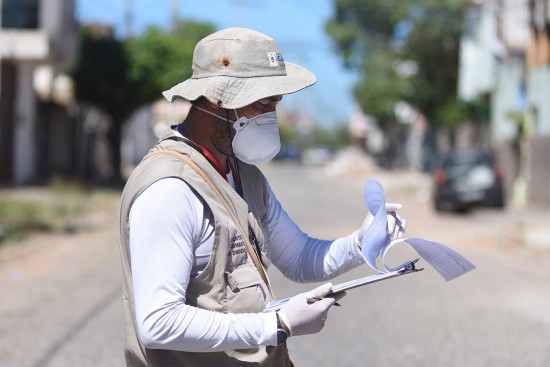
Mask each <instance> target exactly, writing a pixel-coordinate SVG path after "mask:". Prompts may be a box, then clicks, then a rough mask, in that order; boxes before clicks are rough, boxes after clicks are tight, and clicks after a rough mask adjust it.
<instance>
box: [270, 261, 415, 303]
mask: <svg viewBox="0 0 550 367" xmlns="http://www.w3.org/2000/svg"><path fill="white" fill-rule="evenodd" d="M418 260H419V259H416V260H413V261H409V262H406V263H405V264H403V265H401V267H399V268H398V269H397V270H394V271H388V272H385V273H380V274H374V275H370V276H368V277H364V278H359V279H354V280H350V281H349V282H344V283H340V284H337V285H335V286H333V287H332V289H331V291H330V292H329V293H327V295H326V296H325V297H330V296H333V295H336V294H338V293H341V292H345V291H347V290H350V289H354V288H357V287H362V286H364V285H367V284H372V283H376V282H380V281H382V280H386V279H391V278H395V277H399V276H402V275H405V274H411V273H417V272H419V271H422V270H424V268H420V269H417V268H416V266H415V264H416V262H417V261H418ZM289 299H290V298H284V299H279V300H276V301H273V302H269V303H268V304H267V306H266V308H265V309H264V311H263V312H273V311H278V310H279V309H280V308H281V307H282V306H283V305H284V304H285V303H286V302H288V300H289ZM308 302H315V300H311V301H310V300H309V299H308Z"/></svg>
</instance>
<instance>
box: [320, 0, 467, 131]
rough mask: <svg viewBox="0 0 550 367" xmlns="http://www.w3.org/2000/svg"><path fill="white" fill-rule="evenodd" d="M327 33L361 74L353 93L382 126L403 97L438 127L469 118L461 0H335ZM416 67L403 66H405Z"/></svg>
mask: <svg viewBox="0 0 550 367" xmlns="http://www.w3.org/2000/svg"><path fill="white" fill-rule="evenodd" d="M333 1H334V4H335V9H336V10H335V14H334V16H333V18H332V19H331V20H330V21H329V22H328V23H327V24H326V31H327V33H328V34H329V35H330V36H331V37H332V38H333V40H334V43H335V45H336V48H337V49H338V50H339V51H340V52H341V53H342V55H343V61H344V64H345V65H347V66H348V67H350V68H353V69H355V70H357V71H358V72H359V73H360V75H361V79H360V81H359V82H358V83H357V85H356V86H355V89H354V93H355V97H356V99H357V101H358V102H359V104H360V105H361V106H362V107H363V108H364V109H365V111H366V112H367V113H368V114H370V115H372V116H374V117H375V118H376V119H377V121H378V123H379V125H380V126H381V127H382V128H383V129H387V128H388V127H389V126H390V125H391V124H394V123H396V118H395V116H394V112H393V106H394V105H395V103H396V102H398V101H405V102H407V103H409V104H410V105H412V106H413V107H415V108H417V109H418V110H419V111H420V112H422V113H423V114H424V115H425V116H426V117H427V118H428V121H430V123H432V124H434V125H436V126H438V125H439V126H456V125H457V124H459V123H461V122H462V121H464V120H466V119H468V118H470V117H471V109H470V108H467V106H462V105H460V104H459V103H458V102H457V99H456V89H457V71H458V45H459V39H460V34H461V24H462V6H463V2H462V1H461V0H414V1H399V0H391V1H388V0H333ZM407 65H408V66H415V67H414V68H412V69H411V68H409V69H407V68H403V66H407Z"/></svg>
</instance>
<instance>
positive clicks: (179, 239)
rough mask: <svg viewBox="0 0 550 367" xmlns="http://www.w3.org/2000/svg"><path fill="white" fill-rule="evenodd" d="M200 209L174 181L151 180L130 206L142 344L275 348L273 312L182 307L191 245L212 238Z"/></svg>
mask: <svg viewBox="0 0 550 367" xmlns="http://www.w3.org/2000/svg"><path fill="white" fill-rule="evenodd" d="M205 211H210V209H209V208H208V206H207V205H206V204H205V203H204V202H202V199H201V198H200V197H199V196H198V195H197V194H196V193H195V192H194V191H193V190H192V189H191V188H190V187H189V186H188V185H187V184H186V183H185V182H184V181H182V180H180V179H176V178H166V179H162V180H159V181H157V182H155V183H154V184H152V185H151V186H150V187H149V188H147V189H146V190H145V191H144V192H143V193H142V194H141V195H140V196H139V197H138V198H137V200H136V201H135V203H134V204H133V206H132V209H131V211H130V253H131V269H132V281H133V291H134V304H135V311H136V319H137V320H136V321H137V328H138V332H139V335H140V338H141V340H142V342H143V344H144V345H145V346H146V347H147V348H158V349H170V350H180V351H190V352H213V351H221V350H230V349H243V348H250V347H254V346H258V345H276V339H277V336H276V319H275V313H257V314H256V313H249V314H231V313H228V314H224V313H219V312H213V311H209V310H204V309H200V308H197V307H193V306H189V305H187V304H186V303H185V297H186V290H187V285H188V284H189V279H190V273H191V270H192V266H193V256H194V255H193V254H194V245H195V244H196V243H197V242H200V241H202V240H204V237H205V236H208V235H213V234H209V233H208V231H205V223H204V222H203V218H205ZM210 213H211V212H210Z"/></svg>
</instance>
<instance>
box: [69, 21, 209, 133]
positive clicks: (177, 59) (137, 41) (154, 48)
mask: <svg viewBox="0 0 550 367" xmlns="http://www.w3.org/2000/svg"><path fill="white" fill-rule="evenodd" d="M214 30H215V29H214V26H212V25H210V24H202V23H196V22H181V23H180V24H179V25H178V27H177V28H176V30H175V31H174V32H169V33H168V32H164V31H162V30H161V29H159V28H149V29H147V31H146V32H145V33H144V35H142V36H140V37H137V38H133V39H129V40H124V41H120V40H117V39H115V38H114V37H113V35H112V34H111V33H107V32H105V31H102V30H101V29H98V28H97V27H95V26H89V27H83V28H82V29H81V32H80V42H79V62H78V65H77V67H76V70H75V72H74V79H75V84H76V94H77V98H78V100H79V101H85V102H89V103H92V104H95V105H97V106H99V107H101V108H103V109H104V110H105V111H106V112H107V113H109V114H110V115H111V116H113V118H114V119H115V121H114V122H115V123H116V124H120V123H122V120H123V119H124V118H125V117H126V116H128V115H129V114H130V113H132V112H133V111H134V110H135V109H136V108H137V107H138V106H140V105H141V104H143V103H147V102H152V101H154V100H156V99H158V98H161V96H162V94H161V93H162V91H163V90H166V89H168V88H170V87H172V86H173V85H175V84H177V83H179V82H182V81H183V80H185V79H187V78H189V77H190V76H191V73H192V71H191V63H192V58H193V50H194V48H195V44H196V43H197V42H198V41H199V40H200V39H201V38H203V37H205V36H207V35H208V34H210V33H212V32H214Z"/></svg>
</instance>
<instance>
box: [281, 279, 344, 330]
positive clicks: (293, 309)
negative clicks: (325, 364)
mask: <svg viewBox="0 0 550 367" xmlns="http://www.w3.org/2000/svg"><path fill="white" fill-rule="evenodd" d="M331 289H332V283H326V284H323V285H322V286H320V287H317V288H315V289H314V290H311V291H309V292H305V293H301V294H298V295H297V296H294V297H292V298H291V299H289V300H288V302H286V303H285V304H284V305H283V307H281V309H280V310H279V311H278V312H277V313H278V314H279V317H280V318H281V321H282V323H283V324H285V326H286V327H287V328H288V330H289V331H290V334H289V336H294V335H306V334H315V333H318V332H319V331H321V329H322V328H323V327H324V326H325V320H326V319H327V313H328V310H329V308H330V307H331V306H332V305H333V304H334V303H335V302H336V301H337V300H338V299H340V298H342V297H343V296H344V295H345V294H338V296H336V298H334V297H327V298H322V299H321V300H319V301H316V302H313V303H308V301H307V300H308V298H313V297H324V296H325V295H326V294H327V293H328V292H330V290H331Z"/></svg>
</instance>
